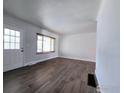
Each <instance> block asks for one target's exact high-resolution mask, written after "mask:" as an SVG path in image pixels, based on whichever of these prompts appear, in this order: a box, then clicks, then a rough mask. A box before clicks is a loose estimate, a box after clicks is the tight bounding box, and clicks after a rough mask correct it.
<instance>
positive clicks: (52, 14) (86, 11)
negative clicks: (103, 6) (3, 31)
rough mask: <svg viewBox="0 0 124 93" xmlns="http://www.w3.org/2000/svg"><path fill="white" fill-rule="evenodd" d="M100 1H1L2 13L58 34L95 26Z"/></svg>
mask: <svg viewBox="0 0 124 93" xmlns="http://www.w3.org/2000/svg"><path fill="white" fill-rule="evenodd" d="M100 1H101V0H3V7H4V12H7V13H9V14H11V15H14V16H16V17H18V18H20V19H23V20H25V21H28V22H30V23H33V24H36V25H38V26H41V27H44V28H47V29H49V30H51V31H54V32H56V33H59V34H70V33H79V32H83V31H84V28H85V27H87V26H88V25H92V24H96V17H97V14H98V10H99V5H100Z"/></svg>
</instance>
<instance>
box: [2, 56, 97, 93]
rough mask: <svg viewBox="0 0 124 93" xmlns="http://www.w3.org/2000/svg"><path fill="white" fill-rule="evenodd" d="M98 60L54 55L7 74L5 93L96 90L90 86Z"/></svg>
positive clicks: (88, 92) (85, 91)
mask: <svg viewBox="0 0 124 93" xmlns="http://www.w3.org/2000/svg"><path fill="white" fill-rule="evenodd" d="M88 73H95V63H93V62H86V61H80V60H72V59H66V58H54V59H51V60H47V61H45V62H42V63H38V64H36V65H33V66H30V67H23V68H19V69H16V70H12V71H8V72H5V73H4V85H3V87H4V88H3V90H4V93H97V92H96V89H95V88H93V87H90V86H88V85H87V80H88V78H87V76H88Z"/></svg>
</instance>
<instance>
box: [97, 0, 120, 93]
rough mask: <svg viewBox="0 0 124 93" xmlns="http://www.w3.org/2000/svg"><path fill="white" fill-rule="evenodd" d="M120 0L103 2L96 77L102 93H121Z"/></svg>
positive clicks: (99, 23)
mask: <svg viewBox="0 0 124 93" xmlns="http://www.w3.org/2000/svg"><path fill="white" fill-rule="evenodd" d="M119 28H120V27H119V0H103V3H102V7H101V10H100V14H99V16H98V25H97V55H96V75H97V79H98V81H99V84H100V87H101V93H120V92H119V87H120V84H119V82H120V80H119V79H120V71H119V69H120V52H119V51H120V46H119V45H120V40H119V38H120V32H119V31H120V29H119Z"/></svg>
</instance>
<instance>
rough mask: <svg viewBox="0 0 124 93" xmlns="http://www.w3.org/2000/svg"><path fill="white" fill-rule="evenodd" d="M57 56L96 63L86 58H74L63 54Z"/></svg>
mask: <svg viewBox="0 0 124 93" xmlns="http://www.w3.org/2000/svg"><path fill="white" fill-rule="evenodd" d="M59 57H62V58H69V59H75V60H82V61H89V62H94V63H96V60H93V59H87V58H74V57H65V56H59Z"/></svg>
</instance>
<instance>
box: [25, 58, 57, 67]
mask: <svg viewBox="0 0 124 93" xmlns="http://www.w3.org/2000/svg"><path fill="white" fill-rule="evenodd" d="M56 57H58V56H54V57H50V58H45V59H40V60H36V61H31V62H25V63H24V66H30V65H34V64H37V63H40V62H43V61H46V60H49V59H53V58H56Z"/></svg>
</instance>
